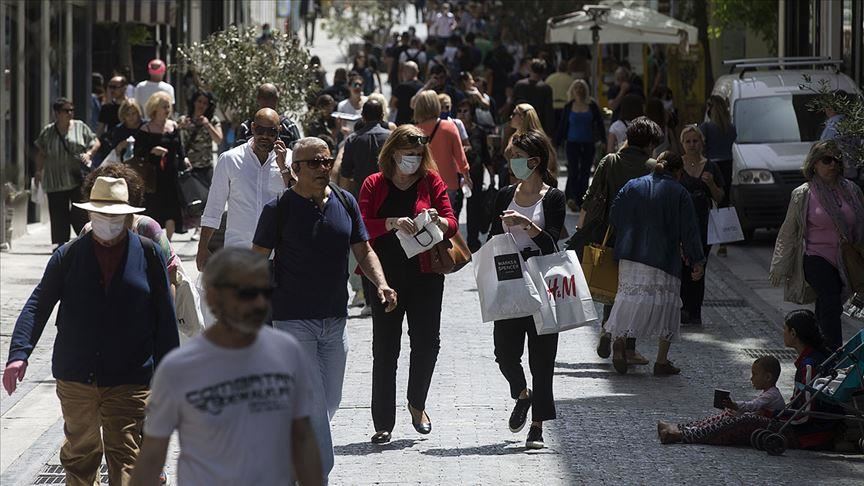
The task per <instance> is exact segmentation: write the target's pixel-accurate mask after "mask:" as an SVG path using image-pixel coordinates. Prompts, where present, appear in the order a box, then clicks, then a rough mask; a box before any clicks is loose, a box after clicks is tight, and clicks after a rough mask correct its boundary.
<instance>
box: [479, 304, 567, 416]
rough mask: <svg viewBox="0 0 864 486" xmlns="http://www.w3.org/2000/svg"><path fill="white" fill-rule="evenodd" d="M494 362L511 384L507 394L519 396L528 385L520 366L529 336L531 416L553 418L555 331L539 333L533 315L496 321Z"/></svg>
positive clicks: (556, 336)
mask: <svg viewBox="0 0 864 486" xmlns="http://www.w3.org/2000/svg"><path fill="white" fill-rule="evenodd" d="M493 336H494V340H495V362H496V363H498V368H499V369H500V370H501V374H502V375H504V378H506V379H507V383H509V384H510V397H511V398H513V399H514V400H515V399H517V398H519V394H520V393H522V390H524V389H525V388H527V387H528V385H527V382H526V381H525V371H524V370H523V369H522V353H523V352H524V350H525V336H528V366H529V368H531V387H532V393H533V401H532V405H531V419H532V420H534V421H536V422H544V421H546V420H553V419H554V418H555V397H554V395H553V393H552V378H553V376H554V374H555V356H556V355H557V354H558V334H545V335H543V336H539V335H538V334H537V328H536V327H534V318H532V317H530V316H529V317H521V318H519V319H507V320H504V321H495V330H494V332H493Z"/></svg>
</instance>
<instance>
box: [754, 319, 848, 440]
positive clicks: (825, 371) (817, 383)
mask: <svg viewBox="0 0 864 486" xmlns="http://www.w3.org/2000/svg"><path fill="white" fill-rule="evenodd" d="M796 388H797V389H798V390H799V392H809V393H810V399H809V400H807V401H806V402H805V403H804V404H803V405H801V407H800V408H798V409H795V408H794V406H795V405H794V404H793V402H792V401H790V403H789V404H787V405H786V407H785V408H784V409H783V410H782V411H781V412H779V413H777V414H775V415H774V418H772V419H771V422H770V423H769V425H768V427H767V428H764V429H759V430H756V431H754V432H753V434H752V435H751V436H750V444H751V445H752V446H753V447H754V448H756V449H759V450H764V451H766V452H768V454H770V455H772V456H779V455H781V454H783V453H784V452H785V451H786V449H787V447H788V442H787V439H786V437H785V436H784V435H783V431H784V430H785V429H786V427H788V426H790V424H791V423H793V421H795V420H796V419H798V418H801V417H804V416H810V417H814V418H826V419H837V420H851V421H854V422H856V423H857V425H858V429H859V430H860V431H861V433H862V436H864V329H862V330H861V331H858V334H855V335H854V336H853V337H852V339H850V340H849V341H847V342H846V344H845V345H844V346H843V347H841V348H840V349H838V350H837V351H836V352H835V353H834V354H832V355H831V356H830V357H829V358H828V359H826V360H825V362H824V363H822V364H821V365H820V366H819V369H818V370H817V372H816V376H814V377H813V379H812V380H811V381H810V383H807V384H806V385H801V384H800V383H798V384H796ZM814 400H819V401H822V402H824V403H827V404H830V405H832V406H834V407H835V408H836V409H837V410H838V411H839V413H826V412H814V411H809V409H808V405H810V403H811V402H813V401H814ZM790 413H791V417H790ZM858 447H859V448H860V449H861V450H862V451H864V437H862V438H861V439H858Z"/></svg>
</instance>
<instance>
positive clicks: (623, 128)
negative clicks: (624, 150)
mask: <svg viewBox="0 0 864 486" xmlns="http://www.w3.org/2000/svg"><path fill="white" fill-rule="evenodd" d="M609 133H611V134H612V135H615V151H616V152H617V151H618V149H619V148H621V146H622V145H624V142H626V141H627V123H626V122H624V121H623V120H615V123H613V124H612V125H611V126H610V127H609Z"/></svg>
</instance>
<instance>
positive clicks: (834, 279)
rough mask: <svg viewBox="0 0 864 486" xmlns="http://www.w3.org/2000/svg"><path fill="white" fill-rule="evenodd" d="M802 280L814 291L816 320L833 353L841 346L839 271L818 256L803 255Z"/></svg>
mask: <svg viewBox="0 0 864 486" xmlns="http://www.w3.org/2000/svg"><path fill="white" fill-rule="evenodd" d="M804 280H806V281H807V283H808V284H810V286H811V287H813V290H815V291H816V320H817V322H818V323H819V330H820V331H822V336H823V337H824V338H825V344H826V345H828V347H829V348H830V349H831V350H832V351H833V350H835V349H837V348H839V347H840V346H842V345H843V325H842V321H841V315H842V313H843V301H842V298H841V296H840V294H841V292H842V290H843V281H842V280H841V278H840V271H839V270H837V267H835V266H834V265H831V264H830V263H829V262H828V261H827V260H825V259H824V258H822V257H820V256H814V255H804Z"/></svg>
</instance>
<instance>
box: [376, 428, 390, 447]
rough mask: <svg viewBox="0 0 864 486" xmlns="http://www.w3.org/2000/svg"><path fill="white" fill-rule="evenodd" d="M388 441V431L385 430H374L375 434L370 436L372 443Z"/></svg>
mask: <svg viewBox="0 0 864 486" xmlns="http://www.w3.org/2000/svg"><path fill="white" fill-rule="evenodd" d="M388 442H390V432H387V431H386V430H382V431H381V432H375V435H373V436H372V443H373V444H386V443H388Z"/></svg>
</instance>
